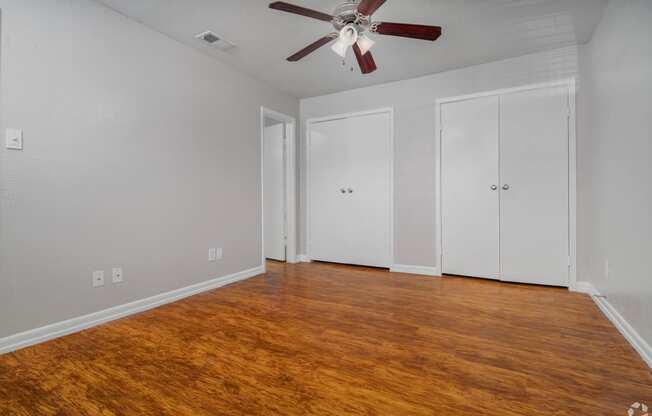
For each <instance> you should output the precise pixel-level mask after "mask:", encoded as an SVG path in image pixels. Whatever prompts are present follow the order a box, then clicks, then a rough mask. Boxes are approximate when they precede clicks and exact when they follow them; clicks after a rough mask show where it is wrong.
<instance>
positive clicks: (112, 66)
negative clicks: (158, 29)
mask: <svg viewBox="0 0 652 416" xmlns="http://www.w3.org/2000/svg"><path fill="white" fill-rule="evenodd" d="M0 8H1V9H2V47H1V50H0V53H1V60H2V68H1V73H0V77H1V78H2V93H1V104H0V114H1V117H2V122H1V127H0V130H1V131H4V129H5V128H7V127H11V128H22V129H24V134H25V150H24V151H23V152H16V151H8V150H5V149H4V146H3V148H2V149H1V150H0V338H1V337H3V336H7V335H10V334H14V333H17V332H20V331H24V330H28V329H32V328H35V327H39V326H42V325H45V324H48V323H52V322H57V321H60V320H64V319H68V318H71V317H76V316H80V315H83V314H87V313H91V312H94V311H98V310H102V309H105V308H108V307H111V306H114V305H117V304H122V303H125V302H129V301H133V300H137V299H141V298H144V297H147V296H151V295H154V294H158V293H162V292H165V291H169V290H172V289H176V288H180V287H185V286H187V285H191V284H194V283H198V282H202V281H205V280H208V279H211V278H215V277H219V276H222V275H226V274H229V273H233V272H237V271H241V270H245V269H249V268H252V267H256V266H259V265H260V258H261V252H260V250H261V235H260V233H261V230H260V185H261V184H260V161H259V160H260V136H259V120H260V118H259V117H260V106H261V105H264V106H266V107H269V108H273V109H275V110H277V111H281V112H285V113H287V114H289V115H293V116H298V113H299V102H298V100H296V99H294V98H292V97H290V96H287V95H284V94H282V93H279V92H277V91H275V90H273V89H271V88H269V87H267V86H265V85H262V84H261V83H259V82H256V81H254V80H253V79H251V78H248V77H246V76H243V75H240V74H239V73H237V72H235V71H234V70H232V69H229V68H227V67H226V66H224V65H223V64H221V63H218V62H217V61H215V60H214V59H212V58H209V57H207V56H205V55H202V54H201V53H199V52H196V51H194V50H192V49H190V48H188V47H186V46H182V45H181V44H179V43H176V42H175V41H172V40H170V39H168V38H166V37H164V36H162V35H160V34H158V33H155V32H153V31H151V30H149V29H146V28H145V27H144V26H141V25H139V24H137V23H135V22H133V21H130V20H128V19H126V18H124V17H122V16H120V15H119V14H117V13H115V12H113V11H110V10H108V9H106V8H104V7H102V6H100V5H98V4H96V3H94V2H91V1H88V0H57V1H52V0H0ZM3 136H4V135H3ZM2 141H3V143H4V137H3V139H2ZM209 247H222V248H224V256H225V258H224V260H223V261H222V262H219V263H209V262H208V261H207V255H208V248H209ZM118 265H119V266H123V267H124V272H125V278H126V283H125V284H124V285H122V286H115V285H112V284H107V286H106V287H105V288H103V289H92V288H91V273H92V271H93V270H105V271H107V272H108V271H110V268H111V267H112V266H118Z"/></svg>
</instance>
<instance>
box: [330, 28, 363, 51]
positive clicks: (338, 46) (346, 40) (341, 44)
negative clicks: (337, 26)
mask: <svg viewBox="0 0 652 416" xmlns="http://www.w3.org/2000/svg"><path fill="white" fill-rule="evenodd" d="M358 39H359V36H358V29H356V27H355V26H354V25H346V26H344V27H343V28H342V30H340V36H339V38H338V39H337V42H335V44H334V45H333V46H331V49H332V50H333V52H335V53H336V54H338V55H339V56H341V57H342V58H345V57H346V51H347V50H348V49H349V47H351V46H353V45H354V44H355V43H356V42H357V41H358Z"/></svg>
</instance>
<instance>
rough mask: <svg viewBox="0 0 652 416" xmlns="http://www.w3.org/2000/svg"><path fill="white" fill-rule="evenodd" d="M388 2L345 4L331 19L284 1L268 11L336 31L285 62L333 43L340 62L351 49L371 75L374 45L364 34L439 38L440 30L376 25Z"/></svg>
mask: <svg viewBox="0 0 652 416" xmlns="http://www.w3.org/2000/svg"><path fill="white" fill-rule="evenodd" d="M385 1H387V0H347V1H346V2H344V3H342V4H340V5H339V6H337V8H336V9H335V11H334V12H333V14H332V15H330V14H327V13H322V12H319V11H316V10H312V9H308V8H305V7H301V6H296V5H294V4H290V3H286V2H284V1H275V2H273V3H271V4H270V5H269V7H270V8H271V9H274V10H280V11H284V12H288V13H294V14H298V15H301V16H306V17H311V18H313V19H317V20H322V21H324V22H329V23H331V24H332V25H333V27H335V30H336V32H334V33H331V34H329V35H326V36H324V37H323V38H321V39H319V40H318V41H316V42H314V43H312V44H310V45H308V46H306V47H305V48H303V49H302V50H300V51H299V52H297V53H295V54H294V55H292V56H290V57H289V58H287V60H288V61H290V62H296V61H298V60H300V59H302V58H305V57H306V56H308V55H310V54H311V53H313V52H314V51H316V50H317V49H319V48H321V47H323V46H326V45H328V44H329V43H331V42H332V41H334V40H335V39H337V42H336V43H335V44H334V45H333V46H332V47H331V49H333V51H334V52H335V53H337V54H338V55H340V56H341V57H342V58H345V57H346V52H347V51H348V49H349V48H350V47H351V48H353V52H354V53H355V57H356V59H357V60H358V64H359V65H360V70H361V71H362V73H363V74H370V73H372V72H374V71H375V70H376V69H377V67H376V62H375V61H374V58H373V56H372V55H371V52H369V50H370V49H371V48H372V47H373V45H374V44H375V42H374V41H373V40H371V39H370V38H369V37H368V36H367V35H366V33H377V34H379V35H389V36H401V37H404V38H412V39H422V40H429V41H433V42H434V41H435V40H437V39H438V38H439V37H440V36H441V27H439V26H425V25H413V24H405V23H389V22H375V21H372V20H371V16H372V15H373V14H374V13H375V12H376V10H378V8H380V6H382V5H383V4H384V3H385Z"/></svg>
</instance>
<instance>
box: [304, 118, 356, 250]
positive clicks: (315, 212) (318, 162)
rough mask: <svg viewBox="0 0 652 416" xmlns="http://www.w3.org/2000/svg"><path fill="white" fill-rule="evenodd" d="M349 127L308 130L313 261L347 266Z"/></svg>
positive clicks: (344, 123)
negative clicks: (339, 263)
mask: <svg viewBox="0 0 652 416" xmlns="http://www.w3.org/2000/svg"><path fill="white" fill-rule="evenodd" d="M349 124H350V123H349V122H348V120H347V119H341V120H333V121H324V122H321V123H317V124H313V125H312V126H311V130H310V148H309V152H310V153H309V159H310V161H309V163H310V171H309V175H310V177H309V184H308V185H309V187H310V189H309V190H308V195H309V198H310V201H309V209H310V218H309V221H310V223H309V225H308V226H309V228H310V229H309V236H310V241H309V242H308V244H309V245H310V256H311V258H312V259H313V260H320V261H328V262H342V263H346V262H348V260H349V256H350V254H351V250H352V249H353V247H352V246H351V245H350V242H349V239H348V235H349V232H350V228H351V227H352V226H353V224H352V221H351V216H350V211H351V203H350V202H351V200H350V198H347V194H346V192H347V185H348V182H349V178H350V176H351V174H350V171H349V170H350V165H351V163H352V161H351V160H350V159H349V157H350V156H349V152H348V151H347V146H348V144H347V142H348V141H349V139H350V129H349Z"/></svg>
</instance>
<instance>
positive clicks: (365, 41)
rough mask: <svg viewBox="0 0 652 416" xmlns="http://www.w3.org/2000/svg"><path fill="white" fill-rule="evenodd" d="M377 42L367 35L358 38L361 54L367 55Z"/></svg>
mask: <svg viewBox="0 0 652 416" xmlns="http://www.w3.org/2000/svg"><path fill="white" fill-rule="evenodd" d="M375 44H376V42H374V41H373V40H371V39H370V38H369V36H367V35H360V36H359V37H358V47H359V48H360V52H362V54H363V55H366V54H367V52H369V50H371V48H373V47H374V45H375Z"/></svg>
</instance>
